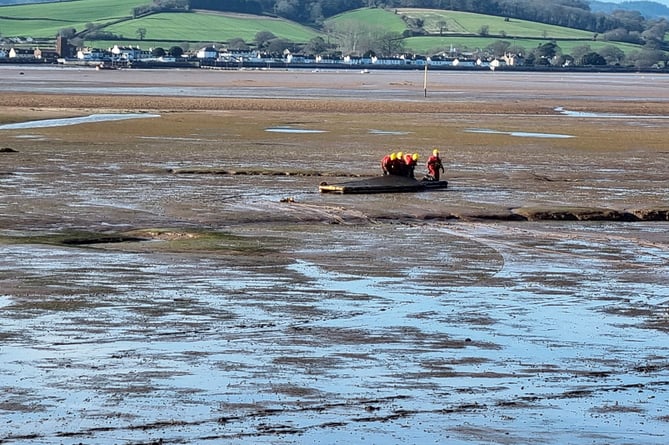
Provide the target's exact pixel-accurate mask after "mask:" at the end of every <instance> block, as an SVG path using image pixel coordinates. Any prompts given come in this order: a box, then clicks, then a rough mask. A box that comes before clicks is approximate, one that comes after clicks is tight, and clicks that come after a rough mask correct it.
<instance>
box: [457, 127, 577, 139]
mask: <svg viewBox="0 0 669 445" xmlns="http://www.w3.org/2000/svg"><path fill="white" fill-rule="evenodd" d="M465 133H482V134H506V135H508V136H515V137H521V138H549V139H568V138H573V137H574V136H572V135H569V134H555V133H532V132H525V131H499V130H491V129H488V128H468V129H466V130H465Z"/></svg>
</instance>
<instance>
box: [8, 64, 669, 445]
mask: <svg viewBox="0 0 669 445" xmlns="http://www.w3.org/2000/svg"><path fill="white" fill-rule="evenodd" d="M424 75H425V74H424V72H423V71H421V70H416V71H397V72H395V71H393V72H384V71H379V72H375V71H372V72H370V73H361V72H359V71H356V70H349V71H341V72H329V71H320V72H307V71H288V70H286V71H205V70H109V71H95V70H92V69H79V68H45V69H31V68H23V67H5V66H3V67H1V68H0V81H2V84H3V92H2V93H0V97H2V102H1V103H0V150H1V152H0V187H1V189H2V192H3V193H2V198H0V210H1V212H0V253H1V255H0V257H1V258H0V265H2V268H1V269H0V284H1V288H2V291H0V316H1V317H2V320H3V323H2V328H0V338H2V339H3V348H2V350H0V357H2V362H3V365H2V366H1V367H0V386H2V387H3V389H4V393H5V397H4V400H3V401H2V402H0V425H3V428H0V441H4V442H7V443H52V442H53V441H57V442H62V443H80V442H84V443H85V442H87V441H91V442H94V443H154V442H155V443H221V442H222V441H223V442H224V443H244V442H248V441H249V440H251V441H253V442H254V443H314V442H315V441H319V442H321V443H339V442H342V441H344V440H346V441H349V442H350V441H351V440H352V441H354V442H356V441H367V442H372V443H426V442H430V441H431V442H443V441H444V440H446V439H445V438H447V440H448V442H449V443H481V442H485V443H500V444H501V443H537V441H544V442H546V443H558V442H559V443H578V442H584V441H587V442H588V443H607V444H610V443H613V444H622V443H629V442H630V441H634V443H640V444H657V443H663V442H664V441H665V439H666V435H667V431H668V430H669V426H668V424H667V422H668V421H669V412H667V411H666V407H667V406H669V405H668V402H669V393H668V392H667V390H668V386H667V381H669V380H668V377H669V364H668V363H669V347H668V346H667V345H668V344H669V343H668V342H667V339H668V338H667V333H668V332H669V306H668V303H669V301H668V300H667V296H668V295H669V287H668V286H667V283H668V282H669V235H668V233H669V232H668V230H667V229H669V225H668V224H669V223H668V222H667V221H668V220H669V217H668V214H669V200H668V198H667V196H668V193H667V192H668V191H669V185H668V184H669V182H668V181H667V179H668V177H667V173H666V170H667V169H666V165H667V163H668V161H669V132H668V131H667V129H668V128H669V112H668V110H669V93H667V91H669V88H668V87H669V76H664V75H657V76H653V75H648V74H565V73H531V74H527V73H509V72H430V73H428V76H427V83H425V77H424ZM65 119H74V120H72V121H67V120H65ZM77 119H79V120H77ZM45 120H48V121H46V122H45ZM39 121H41V122H39ZM435 148H437V149H439V150H440V152H441V156H442V158H443V160H444V165H445V173H444V177H445V179H447V180H448V181H449V187H448V189H446V190H445V191H433V192H422V193H402V194H375V195H352V196H349V195H324V194H320V193H318V184H319V183H321V182H328V183H337V182H344V181H347V180H350V179H357V178H364V177H372V176H375V175H378V174H380V167H379V162H380V159H381V158H382V157H383V155H385V154H387V153H389V152H397V151H403V152H411V153H414V152H416V153H419V155H420V156H421V158H420V160H419V168H418V170H417V173H418V175H419V176H421V175H422V174H424V173H425V172H426V171H425V168H424V165H425V164H424V161H425V160H426V159H427V157H428V155H429V154H430V153H431V152H432V150H433V149H435ZM2 431H4V432H2Z"/></svg>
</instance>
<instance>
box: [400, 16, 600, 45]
mask: <svg viewBox="0 0 669 445" xmlns="http://www.w3.org/2000/svg"><path fill="white" fill-rule="evenodd" d="M398 14H401V15H405V16H407V17H410V18H418V19H421V20H423V29H425V31H427V32H428V33H430V34H439V32H440V26H439V23H440V22H443V23H445V28H444V29H443V32H444V33H456V34H477V35H478V34H479V31H480V30H481V28H482V27H484V26H486V27H488V32H489V34H490V35H507V36H515V37H518V38H544V39H545V38H549V39H550V38H554V39H559V38H570V39H589V38H592V36H593V33H592V32H589V31H581V30H577V29H571V28H564V27H561V26H553V25H546V24H544V23H536V22H528V21H525V20H516V19H509V20H508V21H505V19H504V17H495V16H491V15H483V14H472V13H469V12H457V11H442V10H434V9H399V10H398Z"/></svg>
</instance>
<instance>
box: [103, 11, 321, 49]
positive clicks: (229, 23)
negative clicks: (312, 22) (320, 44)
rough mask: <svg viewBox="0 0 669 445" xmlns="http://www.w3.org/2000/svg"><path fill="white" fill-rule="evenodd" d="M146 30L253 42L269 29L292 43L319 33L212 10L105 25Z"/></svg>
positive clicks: (166, 36)
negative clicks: (212, 11) (257, 34)
mask: <svg viewBox="0 0 669 445" xmlns="http://www.w3.org/2000/svg"><path fill="white" fill-rule="evenodd" d="M138 28H144V29H146V38H149V39H152V40H180V41H185V42H193V41H201V42H227V41H229V40H231V39H234V38H237V37H238V38H242V39H244V41H245V42H253V38H254V37H255V35H256V33H258V32H259V31H269V32H271V33H273V34H274V35H276V36H277V37H280V38H283V39H286V40H290V41H292V42H298V43H306V42H308V41H309V40H311V39H312V38H314V37H316V36H318V35H320V33H318V32H317V31H315V30H313V29H311V28H307V27H306V26H302V25H299V24H297V23H295V22H290V21H287V20H283V19H274V18H266V17H257V16H251V15H249V16H244V15H224V14H216V13H211V14H209V13H162V14H154V15H151V16H148V17H143V18H139V19H136V20H128V21H124V22H121V23H118V24H115V25H111V26H108V27H106V28H105V30H106V31H110V32H112V33H114V34H116V35H123V36H125V37H129V38H136V37H137V29H138Z"/></svg>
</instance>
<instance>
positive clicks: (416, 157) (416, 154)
mask: <svg viewBox="0 0 669 445" xmlns="http://www.w3.org/2000/svg"><path fill="white" fill-rule="evenodd" d="M411 159H413V160H414V161H417V160H418V153H414V154H413V155H412V156H411Z"/></svg>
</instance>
